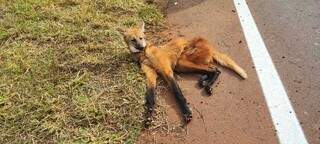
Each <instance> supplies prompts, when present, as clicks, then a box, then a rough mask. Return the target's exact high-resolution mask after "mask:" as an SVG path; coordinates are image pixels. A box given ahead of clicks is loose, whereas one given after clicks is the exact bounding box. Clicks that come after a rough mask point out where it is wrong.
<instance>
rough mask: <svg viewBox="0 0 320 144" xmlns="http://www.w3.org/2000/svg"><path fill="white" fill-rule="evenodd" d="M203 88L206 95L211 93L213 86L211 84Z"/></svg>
mask: <svg viewBox="0 0 320 144" xmlns="http://www.w3.org/2000/svg"><path fill="white" fill-rule="evenodd" d="M204 89H205V91H206V92H207V94H208V96H211V95H212V94H213V88H212V87H211V86H206V87H205V88H204Z"/></svg>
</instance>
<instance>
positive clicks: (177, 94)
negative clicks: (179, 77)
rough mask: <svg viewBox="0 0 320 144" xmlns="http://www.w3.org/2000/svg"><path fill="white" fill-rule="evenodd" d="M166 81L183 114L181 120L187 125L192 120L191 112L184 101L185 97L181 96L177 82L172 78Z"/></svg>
mask: <svg viewBox="0 0 320 144" xmlns="http://www.w3.org/2000/svg"><path fill="white" fill-rule="evenodd" d="M167 81H168V83H169V86H170V88H171V90H172V91H173V94H174V96H175V99H176V101H177V103H178V105H179V107H180V109H181V112H182V114H183V118H184V120H185V122H187V123H188V122H190V121H191V120H192V112H191V110H190V108H189V107H188V105H187V101H186V99H185V97H184V96H183V94H182V92H181V89H180V87H179V85H178V84H177V82H176V81H175V80H174V79H173V78H168V80H167Z"/></svg>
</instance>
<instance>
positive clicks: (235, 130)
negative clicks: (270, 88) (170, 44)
mask: <svg viewBox="0 0 320 144" xmlns="http://www.w3.org/2000/svg"><path fill="white" fill-rule="evenodd" d="M247 4H248V7H249V9H250V11H251V14H252V16H253V18H254V20H255V23H256V24H257V27H258V29H259V31H260V34H261V36H262V39H263V41H264V43H265V45H266V47H267V50H268V52H269V54H270V57H271V58H272V61H273V63H274V65H275V68H276V70H277V72H278V74H279V76H280V79H281V81H282V83H283V86H284V88H285V90H286V93H287V95H288V98H289V100H290V102H291V104H292V106H293V109H294V111H295V113H296V114H297V120H298V123H299V124H300V126H301V128H302V130H303V132H304V134H305V137H306V139H307V141H308V142H309V143H310V144H319V143H320V85H319V84H320V1H318V0H305V1H301V0H268V1H256V0H247ZM167 13H168V17H167V18H168V21H169V24H170V25H172V29H171V30H172V31H173V32H174V33H175V35H177V36H184V37H187V38H191V37H194V36H202V37H204V38H206V39H208V40H209V41H210V43H212V44H214V45H216V47H217V48H218V49H219V50H220V51H222V52H225V53H227V54H228V55H230V57H232V58H233V59H234V60H235V61H236V62H237V63H238V64H239V65H241V66H242V67H243V68H244V69H245V70H246V71H247V72H248V75H249V79H247V80H241V79H240V78H239V77H238V76H237V75H236V74H234V73H233V72H231V71H230V70H227V69H223V68H221V69H223V71H222V74H221V77H220V78H219V81H218V83H217V84H216V87H215V88H214V94H213V96H211V97H206V96H204V95H203V94H202V93H201V91H199V89H198V88H197V86H196V80H197V78H195V77H194V76H182V79H180V80H179V84H180V86H181V89H182V91H183V93H184V94H185V96H186V97H187V99H188V102H189V103H190V106H191V108H192V109H193V114H194V119H193V121H192V122H191V123H190V124H189V125H188V126H187V134H186V135H185V136H184V137H183V139H181V138H179V139H178V138H176V137H174V136H158V137H155V138H154V139H155V141H154V142H155V143H192V144H205V143H216V144H222V143H225V144H231V143H232V144H233V143H239V144H257V143H259V144H263V143H266V144H274V143H279V131H277V130H276V128H275V125H277V124H276V123H274V122H273V121H272V118H271V114H270V111H269V107H268V105H267V103H266V100H265V94H266V93H268V92H263V91H262V86H261V82H260V81H259V79H258V75H257V71H256V68H255V65H254V62H253V59H252V56H251V54H250V52H249V49H248V43H247V41H246V38H245V36H244V33H243V31H244V30H243V29H242V27H241V24H240V21H239V18H238V11H237V10H236V8H235V4H234V1H233V0H175V1H170V3H169V4H168V8H167ZM169 105H171V106H172V109H175V108H176V107H175V104H174V103H169ZM169 114H170V116H169V117H173V118H178V116H177V115H178V114H177V113H176V112H175V111H173V112H169ZM288 133H290V131H288Z"/></svg>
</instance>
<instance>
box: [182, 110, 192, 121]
mask: <svg viewBox="0 0 320 144" xmlns="http://www.w3.org/2000/svg"><path fill="white" fill-rule="evenodd" d="M183 117H184V121H185V122H186V123H189V122H190V121H191V120H192V113H191V112H186V113H184V114H183Z"/></svg>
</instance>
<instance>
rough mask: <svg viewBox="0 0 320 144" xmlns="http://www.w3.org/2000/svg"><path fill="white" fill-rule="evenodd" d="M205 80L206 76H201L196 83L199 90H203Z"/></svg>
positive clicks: (206, 83)
mask: <svg viewBox="0 0 320 144" xmlns="http://www.w3.org/2000/svg"><path fill="white" fill-rule="evenodd" d="M207 79H208V75H202V76H201V77H200V79H199V81H198V86H199V87H200V88H204V87H205V86H206V85H208V82H207Z"/></svg>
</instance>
